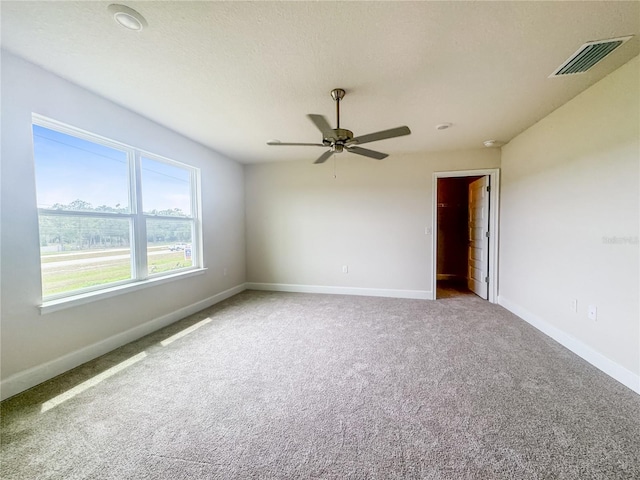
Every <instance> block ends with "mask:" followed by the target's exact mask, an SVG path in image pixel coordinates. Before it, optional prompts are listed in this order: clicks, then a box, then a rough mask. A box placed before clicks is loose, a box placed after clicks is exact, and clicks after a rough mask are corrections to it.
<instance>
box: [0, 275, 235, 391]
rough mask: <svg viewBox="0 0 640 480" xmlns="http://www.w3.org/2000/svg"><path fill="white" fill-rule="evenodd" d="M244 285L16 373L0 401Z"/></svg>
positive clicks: (7, 381)
mask: <svg viewBox="0 0 640 480" xmlns="http://www.w3.org/2000/svg"><path fill="white" fill-rule="evenodd" d="M245 285H246V284H244V283H243V284H240V285H237V286H235V287H233V288H230V289H228V290H225V291H224V292H220V293H218V294H216V295H213V296H211V297H208V298H205V299H204V300H201V301H199V302H196V303H194V304H191V305H188V306H186V307H183V308H180V309H178V310H176V311H174V312H171V313H168V314H167V315H163V316H162V317H158V318H155V319H153V320H150V321H148V322H146V323H143V324H142V325H138V326H137V327H134V328H131V329H129V330H127V331H125V332H122V333H119V334H117V335H114V336H112V337H109V338H106V339H104V340H101V341H100V342H97V343H94V344H93V345H89V346H87V347H84V348H81V349H80V350H76V351H75V352H71V353H68V354H67V355H63V356H62V357H59V358H56V359H55V360H51V361H50V362H47V363H44V364H42V365H38V366H36V367H32V368H30V369H28V370H24V371H22V372H19V373H16V374H15V375H11V376H10V377H8V378H6V379H4V380H2V382H0V400H4V399H5V398H9V397H12V396H14V395H16V394H18V393H20V392H23V391H24V390H27V389H29V388H31V387H34V386H36V385H38V384H40V383H42V382H44V381H46V380H49V379H51V378H53V377H55V376H57V375H60V374H61V373H64V372H67V371H69V370H71V369H72V368H75V367H77V366H79V365H82V364H83V363H86V362H88V361H90V360H93V359H94V358H97V357H99V356H100V355H104V354H105V353H108V352H110V351H112V350H115V349H116V348H118V347H121V346H122V345H126V344H127V343H130V342H133V341H134V340H137V339H139V338H142V337H144V336H145V335H148V334H150V333H153V332H155V331H156V330H159V329H161V328H163V327H166V326H167V325H171V324H172V323H175V322H177V321H178V320H182V319H183V318H185V317H188V316H189V315H192V314H194V313H196V312H199V311H200V310H203V309H205V308H207V307H210V306H211V305H214V304H216V303H218V302H221V301H222V300H225V299H227V298H229V297H231V296H233V295H235V294H237V293H240V292H242V291H244V290H246V286H245Z"/></svg>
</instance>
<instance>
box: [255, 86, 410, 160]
mask: <svg viewBox="0 0 640 480" xmlns="http://www.w3.org/2000/svg"><path fill="white" fill-rule="evenodd" d="M345 94H346V92H345V90H344V89H342V88H335V89H333V90H331V98H333V100H334V101H335V102H336V128H331V125H329V122H328V121H327V119H326V118H325V117H324V116H323V115H317V114H314V113H310V114H309V115H307V117H309V119H310V120H311V121H312V122H313V124H314V125H315V126H316V128H317V129H318V130H320V133H322V143H290V142H281V141H279V140H271V141H269V142H267V145H272V146H307V147H325V148H326V147H329V150H327V151H326V152H324V153H323V154H322V155H320V157H318V159H317V160H316V161H315V162H313V163H316V164H317V163H324V162H326V161H327V160H328V159H329V157H331V155H333V154H334V153H341V152H343V151H345V150H346V151H347V152H351V153H355V154H357V155H363V156H365V157H369V158H375V159H376V160H382V159H383V158H386V157H388V156H389V155H387V154H386V153H382V152H376V151H374V150H369V149H367V148H361V147H359V146H358V145H361V144H363V143H369V142H377V141H378V140H385V139H387V138H394V137H400V136H403V135H409V134H410V133H411V130H409V127H407V126H402V127H397V128H391V129H389V130H382V131H379V132H374V133H369V134H367V135H361V136H359V137H354V136H353V132H352V131H351V130H347V129H344V128H340V102H341V101H342V99H343V98H344V96H345Z"/></svg>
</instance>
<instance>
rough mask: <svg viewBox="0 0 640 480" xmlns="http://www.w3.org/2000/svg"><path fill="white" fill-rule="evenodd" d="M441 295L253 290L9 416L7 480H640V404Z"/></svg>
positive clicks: (570, 360)
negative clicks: (430, 297) (416, 297)
mask: <svg viewBox="0 0 640 480" xmlns="http://www.w3.org/2000/svg"><path fill="white" fill-rule="evenodd" d="M443 296H444V297H445V298H443V299H442V300H438V301H435V302H434V301H431V302H430V301H421V300H402V299H390V298H372V297H354V296H339V295H311V294H293V293H273V292H254V291H247V292H243V293H241V294H239V295H237V296H235V297H233V298H230V299H228V300H226V301H224V302H222V303H220V304H218V305H216V306H214V307H212V308H210V309H207V310H205V311H203V312H200V313H198V314H196V315H194V316H191V317H189V318H187V319H185V320H183V321H181V322H179V323H177V324H174V325H172V326H170V327H168V328H166V329H164V330H162V331H160V332H156V333H154V334H153V335H150V336H148V337H145V338H144V339H142V340H140V341H138V342H134V343H132V344H129V345H126V346H125V347H122V348H120V349H118V350H116V351H115V352H112V353H110V354H108V355H105V356H103V357H101V358H99V359H97V360H95V361H92V362H89V363H88V364H86V365H83V366H81V367H79V368H77V369H75V370H73V371H71V372H69V373H67V374H65V375H62V376H60V377H58V378H56V379H54V380H52V381H49V382H47V383H45V384H42V385H40V386H38V387H36V388H34V389H31V390H30V391H28V392H25V393H23V394H21V395H18V396H16V397H13V398H11V399H9V400H7V401H5V402H3V404H2V406H1V407H2V464H1V466H0V477H1V478H3V479H5V480H8V479H30V480H31V479H65V480H66V479H233V478H238V479H245V478H246V479H249V478H265V479H267V478H268V479H271V478H273V479H295V478H301V479H307V478H322V479H325V478H326V479H338V478H339V479H413V478H416V479H418V478H420V479H485V478H486V479H581V480H584V479H638V478H640V396H638V395H637V394H635V393H633V392H632V391H630V390H628V389H627V388H625V387H624V386H622V385H620V384H618V383H617V382H616V381H614V380H612V379H610V378H609V377H607V376H606V375H604V374H603V373H601V372H599V371H598V370H596V369H595V368H594V367H592V366H590V365H589V364H587V363H586V362H585V361H583V360H582V359H580V358H578V357H576V356H575V355H574V354H572V353H571V352H569V351H567V350H566V349H564V348H563V347H561V346H560V345H558V344H557V343H555V342H554V341H553V340H551V339H549V338H548V337H546V336H544V335H542V334H541V333H539V332H538V331H536V330H535V329H533V328H532V327H530V326H529V325H528V324H526V323H525V322H523V321H522V320H520V319H518V318H517V317H515V316H514V315H512V314H510V313H509V312H507V311H506V310H504V309H503V308H501V307H499V306H496V305H491V304H489V303H487V302H484V301H482V300H480V299H479V298H477V297H475V296H473V295H453V294H452V295H443ZM188 327H194V329H193V331H187V332H186V333H187V334H184V333H185V332H184V330H185V329H186V328H188ZM181 331H182V332H183V334H181V335H182V336H179V335H178V336H174V335H176V334H179V332H181ZM163 341H164V343H161V342H163ZM122 362H127V363H124V364H123V363H122ZM91 379H93V380H91ZM83 382H89V383H88V384H87V383H83ZM64 392H68V393H67V394H66V395H64V396H63V397H59V395H61V394H64ZM74 393H75V395H74V396H72V394H74ZM67 397H68V398H67Z"/></svg>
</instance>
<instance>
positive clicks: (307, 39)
mask: <svg viewBox="0 0 640 480" xmlns="http://www.w3.org/2000/svg"><path fill="white" fill-rule="evenodd" d="M110 3H111V2H94V1H89V2H9V1H2V2H1V4H0V5H1V11H0V13H1V16H2V24H1V26H2V45H3V48H5V49H7V50H8V51H10V52H12V53H15V54H17V55H19V56H21V57H23V58H25V59H27V60H29V61H31V62H33V63H35V64H37V65H40V66H42V67H44V68H45V69H47V70H50V71H52V72H54V73H56V74H58V75H60V76H62V77H64V78H67V79H69V80H71V81H72V82H74V83H76V84H78V85H81V86H83V87H85V88H87V89H89V90H92V91H94V92H96V93H98V94H100V95H102V96H104V97H106V98H109V99H111V100H112V101H114V102H116V103H118V104H121V105H124V106H126V107H128V108H130V109H131V110H133V111H136V112H138V113H140V114H142V115H144V116H146V117H148V118H150V119H152V120H154V121H156V122H158V123H160V124H162V125H165V126H167V127H169V128H171V129H173V130H175V131H178V132H180V133H182V134H184V135H185V136H187V137H190V138H192V139H194V140H196V141H198V142H200V143H202V144H204V145H207V146H209V147H211V148H212V149H214V150H217V151H219V152H221V153H223V154H225V155H227V156H229V157H231V158H233V159H236V160H238V161H241V162H245V163H252V162H261V161H276V160H290V159H309V161H313V160H314V159H315V158H316V157H317V156H318V154H319V153H321V151H320V152H318V150H320V149H314V148H312V147H270V146H267V145H266V144H265V142H266V141H267V140H271V139H279V140H282V141H297V142H318V141H320V140H321V138H320V137H321V136H320V134H319V132H318V131H317V130H316V129H315V127H314V126H313V124H312V123H311V122H310V121H309V120H308V119H307V118H306V117H305V115H306V114H307V113H319V114H323V115H326V116H327V117H328V118H329V120H330V122H331V123H332V124H333V123H334V122H335V113H334V112H335V107H334V104H333V101H332V100H331V97H330V96H329V91H330V90H331V89H332V88H335V87H341V88H344V89H346V91H347V96H346V97H345V99H344V101H343V102H342V104H341V106H342V111H341V126H342V127H343V128H348V129H350V130H353V132H354V134H355V135H362V134H365V133H370V132H373V131H377V130H383V129H387V128H392V127H396V126H400V125H408V126H409V127H410V128H411V130H412V132H413V133H412V135H410V136H408V137H401V138H397V139H391V140H384V141H381V142H378V143H372V144H369V145H368V147H369V148H372V149H376V150H381V151H384V152H387V153H390V154H394V153H404V152H419V151H437V150H450V149H461V148H477V147H481V146H482V142H483V141H484V140H487V139H498V140H502V141H509V140H510V139H512V138H513V137H514V136H515V135H517V134H518V133H519V132H521V131H522V130H524V129H526V128H527V127H529V126H531V125H532V124H534V123H535V122H536V121H538V120H540V119H541V118H543V117H544V116H545V115H547V114H549V113H550V112H551V111H553V110H554V109H556V108H557V107H559V106H560V105H562V104H563V103H565V102H566V101H568V100H569V99H571V98H572V97H574V96H575V95H577V94H578V93H580V92H581V91H582V90H584V89H585V88H587V87H588V86H590V85H592V84H593V83H595V82H596V81H598V80H599V79H601V78H602V77H604V76H605V75H607V74H608V73H610V72H612V71H613V70H615V69H616V68H618V67H619V66H621V65H622V64H624V63H625V62H626V61H628V60H629V59H631V58H632V57H634V56H635V55H638V53H639V51H640V40H639V36H640V2H637V1H633V2H612V1H608V2H607V1H605V2H583V1H578V2H516V1H514V2H367V3H361V2H182V1H179V2H166V1H165V2H140V1H124V0H123V1H122V2H121V3H124V4H126V5H127V6H129V7H131V8H134V9H135V10H137V11H138V12H140V13H141V14H142V15H143V16H144V17H145V18H146V20H147V22H148V27H147V28H146V29H144V30H143V31H142V32H133V31H128V30H125V29H124V28H122V27H120V26H118V25H117V24H116V23H115V22H114V21H113V18H112V17H111V16H110V15H109V13H108V12H107V6H108V5H109V4H110ZM631 34H634V35H635V37H634V38H633V39H631V40H630V41H629V42H627V43H626V44H624V45H623V46H622V47H620V48H619V49H617V50H616V51H614V52H613V53H612V54H611V55H610V56H609V57H607V58H605V60H604V61H603V62H601V63H600V64H598V65H596V66H595V67H594V68H593V69H592V70H590V71H589V72H587V73H585V74H583V75H574V76H568V77H566V78H552V79H549V78H547V77H548V75H549V74H550V73H551V72H553V71H554V70H555V68H556V67H558V66H559V65H560V64H561V63H562V62H563V61H564V60H566V59H567V58H568V57H569V56H570V55H571V54H573V53H574V52H575V51H576V50H577V49H578V47H580V46H581V45H582V44H583V43H585V42H587V41H590V40H600V39H606V38H612V37H618V36H623V35H631ZM4 100H6V99H3V101H4ZM443 122H451V123H452V124H453V127H452V128H450V129H448V130H444V131H438V130H436V129H435V126H436V125H437V124H439V123H443Z"/></svg>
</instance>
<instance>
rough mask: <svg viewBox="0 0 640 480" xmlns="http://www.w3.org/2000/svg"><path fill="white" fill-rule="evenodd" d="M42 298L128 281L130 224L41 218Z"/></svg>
mask: <svg viewBox="0 0 640 480" xmlns="http://www.w3.org/2000/svg"><path fill="white" fill-rule="evenodd" d="M39 220H40V255H41V263H42V294H43V296H44V297H47V296H51V295H56V294H60V293H64V292H70V291H73V290H79V289H84V288H90V287H95V286H97V285H105V284H109V283H114V282H119V281H122V280H127V279H130V278H131V249H130V245H129V238H130V237H129V235H130V221H129V220H128V219H120V218H113V219H111V218H91V217H84V216H83V217H74V216H65V215H43V214H40V217H39Z"/></svg>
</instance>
